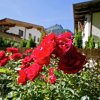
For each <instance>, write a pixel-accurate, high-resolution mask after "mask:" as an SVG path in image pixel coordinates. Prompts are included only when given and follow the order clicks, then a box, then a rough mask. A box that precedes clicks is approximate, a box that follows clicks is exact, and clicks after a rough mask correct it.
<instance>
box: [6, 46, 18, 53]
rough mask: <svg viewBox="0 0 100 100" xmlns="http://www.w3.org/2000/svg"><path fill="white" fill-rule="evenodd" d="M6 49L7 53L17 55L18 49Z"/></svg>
mask: <svg viewBox="0 0 100 100" xmlns="http://www.w3.org/2000/svg"><path fill="white" fill-rule="evenodd" d="M6 49H7V52H11V53H18V48H14V47H8V48H6Z"/></svg>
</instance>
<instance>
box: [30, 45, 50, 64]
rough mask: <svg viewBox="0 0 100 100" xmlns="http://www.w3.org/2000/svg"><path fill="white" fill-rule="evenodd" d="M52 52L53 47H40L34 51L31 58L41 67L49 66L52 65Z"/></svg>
mask: <svg viewBox="0 0 100 100" xmlns="http://www.w3.org/2000/svg"><path fill="white" fill-rule="evenodd" d="M51 52H52V47H47V46H38V47H37V48H36V49H34V51H33V53H32V55H31V57H32V58H33V59H34V61H35V62H36V63H39V64H41V65H44V64H45V65H48V64H49V63H50V54H51Z"/></svg>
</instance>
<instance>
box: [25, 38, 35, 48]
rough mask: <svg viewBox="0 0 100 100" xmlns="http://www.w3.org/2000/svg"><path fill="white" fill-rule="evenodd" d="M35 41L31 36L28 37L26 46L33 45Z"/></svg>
mask: <svg viewBox="0 0 100 100" xmlns="http://www.w3.org/2000/svg"><path fill="white" fill-rule="evenodd" d="M35 46H36V43H35V42H34V41H33V39H32V36H30V37H29V40H28V41H27V44H26V48H30V47H35Z"/></svg>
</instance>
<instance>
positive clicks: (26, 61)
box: [22, 56, 33, 64]
mask: <svg viewBox="0 0 100 100" xmlns="http://www.w3.org/2000/svg"><path fill="white" fill-rule="evenodd" d="M32 61H33V59H32V58H31V57H30V56H26V57H25V58H24V59H23V60H22V63H23V64H29V63H31V62H32Z"/></svg>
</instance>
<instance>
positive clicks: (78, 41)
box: [74, 32, 82, 48]
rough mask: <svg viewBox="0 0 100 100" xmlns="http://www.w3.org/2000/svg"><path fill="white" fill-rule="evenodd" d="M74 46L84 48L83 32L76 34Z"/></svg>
mask: <svg viewBox="0 0 100 100" xmlns="http://www.w3.org/2000/svg"><path fill="white" fill-rule="evenodd" d="M74 46H76V47H78V48H82V33H81V32H78V33H76V34H75V39H74Z"/></svg>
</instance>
